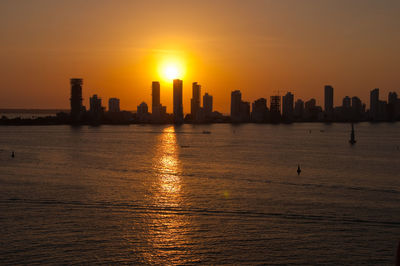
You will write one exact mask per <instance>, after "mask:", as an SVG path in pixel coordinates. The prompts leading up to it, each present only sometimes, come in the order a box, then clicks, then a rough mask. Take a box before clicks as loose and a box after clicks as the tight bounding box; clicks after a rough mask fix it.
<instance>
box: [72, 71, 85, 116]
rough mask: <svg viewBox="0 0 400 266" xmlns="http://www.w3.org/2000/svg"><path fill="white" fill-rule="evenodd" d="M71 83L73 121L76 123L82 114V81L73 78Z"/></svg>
mask: <svg viewBox="0 0 400 266" xmlns="http://www.w3.org/2000/svg"><path fill="white" fill-rule="evenodd" d="M70 82H71V98H70V103H71V119H72V121H74V122H78V121H79V120H80V117H81V112H82V108H83V106H82V84H83V80H82V79H77V78H73V79H71V80H70Z"/></svg>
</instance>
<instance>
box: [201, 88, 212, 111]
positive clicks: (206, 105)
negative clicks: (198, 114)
mask: <svg viewBox="0 0 400 266" xmlns="http://www.w3.org/2000/svg"><path fill="white" fill-rule="evenodd" d="M203 109H204V112H205V114H206V116H211V114H212V110H213V97H212V96H211V95H209V94H208V93H206V94H204V96H203Z"/></svg>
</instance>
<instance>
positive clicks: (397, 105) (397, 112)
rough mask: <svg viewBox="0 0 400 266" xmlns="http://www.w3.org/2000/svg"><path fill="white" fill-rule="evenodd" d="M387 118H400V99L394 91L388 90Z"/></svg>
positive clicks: (392, 119)
mask: <svg viewBox="0 0 400 266" xmlns="http://www.w3.org/2000/svg"><path fill="white" fill-rule="evenodd" d="M388 119H389V120H391V121H394V120H400V99H398V97H397V93H396V92H389V95H388Z"/></svg>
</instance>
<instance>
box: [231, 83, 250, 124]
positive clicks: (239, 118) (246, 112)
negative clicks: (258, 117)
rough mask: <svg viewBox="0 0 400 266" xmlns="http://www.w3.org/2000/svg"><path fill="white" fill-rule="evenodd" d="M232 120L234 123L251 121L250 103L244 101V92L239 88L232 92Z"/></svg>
mask: <svg viewBox="0 0 400 266" xmlns="http://www.w3.org/2000/svg"><path fill="white" fill-rule="evenodd" d="M231 121H232V122H233V123H242V122H249V121H250V103H249V102H243V101H242V93H241V92H240V91H239V90H236V91H232V93H231Z"/></svg>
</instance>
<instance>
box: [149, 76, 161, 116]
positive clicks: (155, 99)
mask: <svg viewBox="0 0 400 266" xmlns="http://www.w3.org/2000/svg"><path fill="white" fill-rule="evenodd" d="M151 99H152V101H151V112H152V113H153V114H156V113H157V114H158V113H159V112H160V105H161V103H160V82H158V81H153V82H152V83H151Z"/></svg>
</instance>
